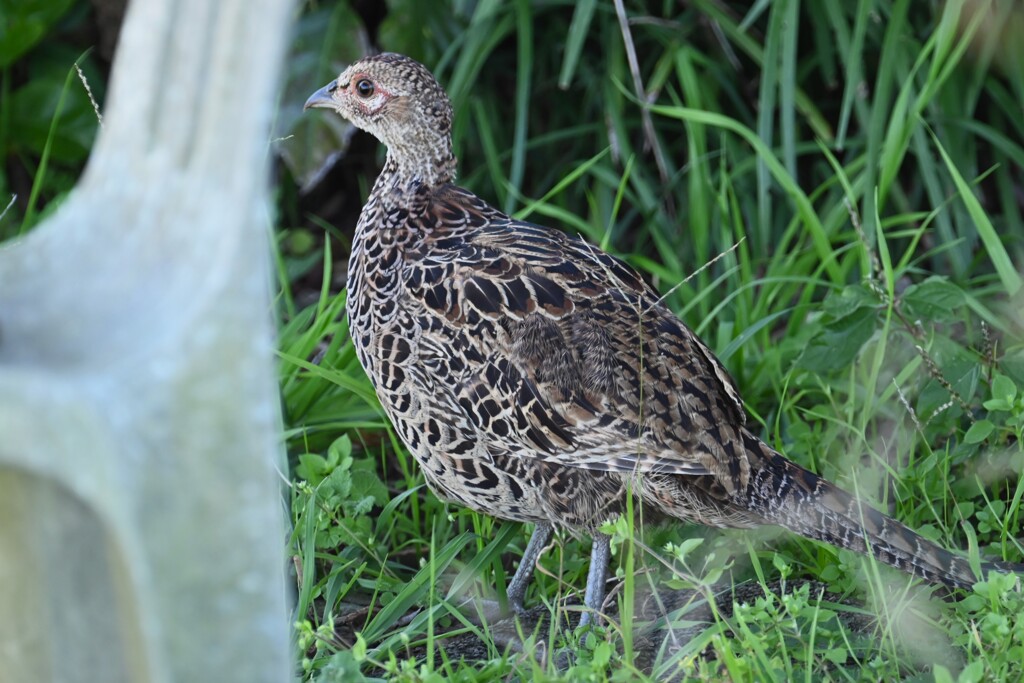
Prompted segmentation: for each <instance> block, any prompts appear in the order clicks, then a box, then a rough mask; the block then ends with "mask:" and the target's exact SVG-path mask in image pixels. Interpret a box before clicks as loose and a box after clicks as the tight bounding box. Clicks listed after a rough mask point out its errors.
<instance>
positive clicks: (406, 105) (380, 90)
mask: <svg viewBox="0 0 1024 683" xmlns="http://www.w3.org/2000/svg"><path fill="white" fill-rule="evenodd" d="M311 107H326V108H330V109H334V110H335V111H337V112H338V113H339V114H341V116H343V117H344V118H346V119H348V120H349V121H351V122H352V123H353V125H355V126H356V127H357V128H361V129H362V130H365V131H366V132H368V133H370V134H371V135H373V136H374V137H376V138H377V139H378V140H380V141H381V142H383V143H384V144H385V145H387V148H388V153H389V157H390V161H391V162H392V163H393V164H394V165H395V166H396V167H397V169H396V170H398V172H399V174H400V175H401V176H402V178H403V179H405V180H407V181H413V180H416V181H419V182H422V183H424V184H426V185H430V186H434V187H437V186H440V185H443V184H445V183H449V182H452V181H453V180H454V179H455V155H454V154H453V153H452V138H451V136H452V106H451V103H450V102H449V101H448V95H447V94H445V91H444V89H443V88H442V87H441V86H440V85H439V84H438V82H437V79H435V78H434V76H433V74H431V73H430V72H429V71H428V70H427V69H426V68H425V67H424V66H423V65H422V64H420V63H419V62H417V61H415V60H413V59H410V58H409V57H406V56H405V55H399V54H395V53H392V52H385V53H383V54H379V55H374V56H370V57H364V58H363V59H360V60H359V61H358V62H355V63H354V64H352V65H351V66H349V67H348V68H347V69H345V70H344V71H343V72H342V73H341V75H340V76H338V78H337V79H336V80H334V81H331V82H330V83H328V84H327V85H326V86H324V87H323V88H321V89H320V90H318V91H316V92H315V93H314V94H313V95H312V96H311V97H310V98H309V99H308V100H307V101H306V108H307V109H308V108H311Z"/></svg>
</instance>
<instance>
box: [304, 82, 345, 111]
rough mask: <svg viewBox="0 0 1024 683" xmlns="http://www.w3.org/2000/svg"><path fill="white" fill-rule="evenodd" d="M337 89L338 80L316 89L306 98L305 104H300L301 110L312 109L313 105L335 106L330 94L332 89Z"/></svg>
mask: <svg viewBox="0 0 1024 683" xmlns="http://www.w3.org/2000/svg"><path fill="white" fill-rule="evenodd" d="M337 89H338V81H336V80H334V81H331V82H330V83H328V84H327V85H325V86H324V87H322V88H320V89H319V90H317V91H316V92H315V93H313V94H312V95H310V96H309V99H308V100H306V104H304V105H303V106H302V110H303V111H306V110H307V109H312V108H314V107H329V108H332V109H333V108H334V107H335V106H337V104H336V102H335V101H334V98H333V97H332V95H333V94H334V91H335V90H337Z"/></svg>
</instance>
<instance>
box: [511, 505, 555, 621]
mask: <svg viewBox="0 0 1024 683" xmlns="http://www.w3.org/2000/svg"><path fill="white" fill-rule="evenodd" d="M552 531H553V529H552V527H551V525H550V524H538V525H537V526H536V527H534V529H533V535H532V536H530V542H529V543H527V544H526V551H525V552H524V553H523V558H522V559H521V560H519V568H518V569H516V573H515V576H513V577H512V581H511V582H510V583H509V584H508V605H509V607H511V608H512V611H513V612H514V613H515V614H522V613H523V612H524V611H525V608H524V607H523V598H525V597H526V587H527V586H529V585H530V579H532V578H533V570H534V569H535V568H536V567H537V560H538V558H540V554H541V552H542V551H543V550H544V546H546V545H547V544H548V541H549V540H551V532H552Z"/></svg>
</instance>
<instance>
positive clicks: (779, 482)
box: [744, 434, 1024, 588]
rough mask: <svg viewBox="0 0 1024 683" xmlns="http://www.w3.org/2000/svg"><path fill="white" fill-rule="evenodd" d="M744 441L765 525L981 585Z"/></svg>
mask: <svg viewBox="0 0 1024 683" xmlns="http://www.w3.org/2000/svg"><path fill="white" fill-rule="evenodd" d="M744 440H745V442H746V443H745V445H746V447H747V450H748V453H750V454H751V461H752V462H751V464H752V467H751V476H750V483H749V485H748V487H747V491H746V496H747V499H748V500H749V501H750V504H751V506H752V509H753V510H756V511H757V512H758V513H759V514H760V515H762V516H763V517H764V518H765V520H766V521H768V522H770V523H772V524H778V525H780V526H783V527H786V528H787V529H789V530H791V531H795V532H796V533H798V534H800V535H802V536H806V537H808V538H813V539H816V540H819V541H825V542H826V543H831V544H832V545H835V546H838V547H840V548H848V549H850V550H855V551H857V552H861V553H864V554H870V555H873V556H874V557H875V558H876V559H878V560H879V561H880V562H884V563H885V564H888V565H891V566H893V567H895V568H897V569H900V570H902V571H905V572H907V573H908V574H912V575H914V576H918V577H921V578H922V579H925V580H926V581H929V582H932V583H942V584H945V585H947V586H952V587H957V588H970V587H971V586H972V585H973V584H974V582H975V581H977V580H978V578H976V577H975V575H974V571H973V570H972V569H971V566H970V564H969V563H968V561H967V560H966V559H964V558H962V557H959V556H957V555H954V554H953V553H951V552H949V551H948V550H945V549H944V548H940V547H939V546H937V545H935V544H934V543H932V542H931V541H929V540H927V539H925V538H923V537H921V536H919V535H918V534H916V533H914V532H913V531H911V530H910V529H908V528H907V527H906V526H904V525H903V524H901V523H899V522H897V521H896V520H895V519H892V518H891V517H888V516H886V515H884V514H882V513H881V512H879V511H877V510H875V509H874V508H872V507H870V506H868V505H866V504H862V503H860V502H859V501H858V500H857V499H856V498H854V497H853V496H852V495H850V494H849V493H847V492H846V491H843V490H842V489H840V488H839V487H837V486H835V485H834V484H831V483H829V482H828V481H826V480H824V479H822V478H821V477H819V476H817V475H816V474H813V473H812V472H809V471H807V470H805V469H803V468H802V467H800V466H799V465H797V464H795V463H793V462H790V461H789V460H787V459H786V458H784V457H783V456H782V455H780V454H779V453H777V452H775V451H774V450H772V449H771V448H770V447H769V446H768V445H767V444H765V443H764V442H762V441H761V440H760V439H758V438H757V437H755V436H753V435H751V434H744ZM754 463H758V465H759V466H754ZM982 570H983V571H985V572H988V571H1002V572H1010V573H1022V572H1024V565H1018V564H1013V563H1009V562H982Z"/></svg>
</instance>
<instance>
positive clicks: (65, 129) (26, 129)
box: [0, 0, 105, 241]
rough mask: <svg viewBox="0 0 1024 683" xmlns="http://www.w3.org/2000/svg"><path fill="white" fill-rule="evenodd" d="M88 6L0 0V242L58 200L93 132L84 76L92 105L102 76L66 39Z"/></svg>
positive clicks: (86, 49)
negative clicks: (91, 98)
mask: <svg viewBox="0 0 1024 683" xmlns="http://www.w3.org/2000/svg"><path fill="white" fill-rule="evenodd" d="M87 4H88V3H87V2H85V0H54V1H51V0H27V1H20V2H10V0H4V1H0V160H3V164H0V214H2V215H0V241H2V240H3V239H5V238H9V237H12V236H14V235H16V234H20V233H24V232H25V231H27V230H29V229H30V228H31V227H33V226H34V225H35V224H36V223H38V222H39V220H40V219H41V218H43V217H45V216H46V215H48V213H49V212H51V211H53V210H54V209H55V208H56V207H57V205H59V203H60V200H61V199H62V198H63V197H64V196H65V195H66V194H67V192H68V191H69V190H70V189H71V187H72V186H73V185H74V182H75V180H76V179H77V177H78V175H79V174H80V173H81V171H82V169H83V168H84V165H85V161H86V158H87V157H88V154H89V149H90V147H91V146H92V141H93V139H94V138H95V135H96V131H97V130H98V127H99V121H98V115H97V112H96V111H95V109H94V105H93V103H92V101H90V94H89V93H88V92H87V91H86V89H85V85H84V84H83V80H84V82H85V83H88V85H89V88H90V89H91V91H92V97H93V98H95V99H97V106H98V103H99V102H102V100H103V94H104V89H105V88H104V79H103V78H102V77H101V75H100V73H99V69H98V68H97V65H96V63H95V61H94V59H93V58H92V56H91V54H89V53H90V45H89V44H88V43H85V44H82V43H81V41H80V38H79V37H77V36H75V37H74V38H70V39H69V38H66V37H65V35H66V34H68V33H69V32H71V31H73V30H75V29H78V28H80V27H81V25H82V24H83V23H84V22H85V10H86V6H87ZM79 69H80V70H81V76H79ZM26 183H29V186H28V187H25V186H24V185H25V184H26ZM4 207H8V208H6V210H5V208H4Z"/></svg>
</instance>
